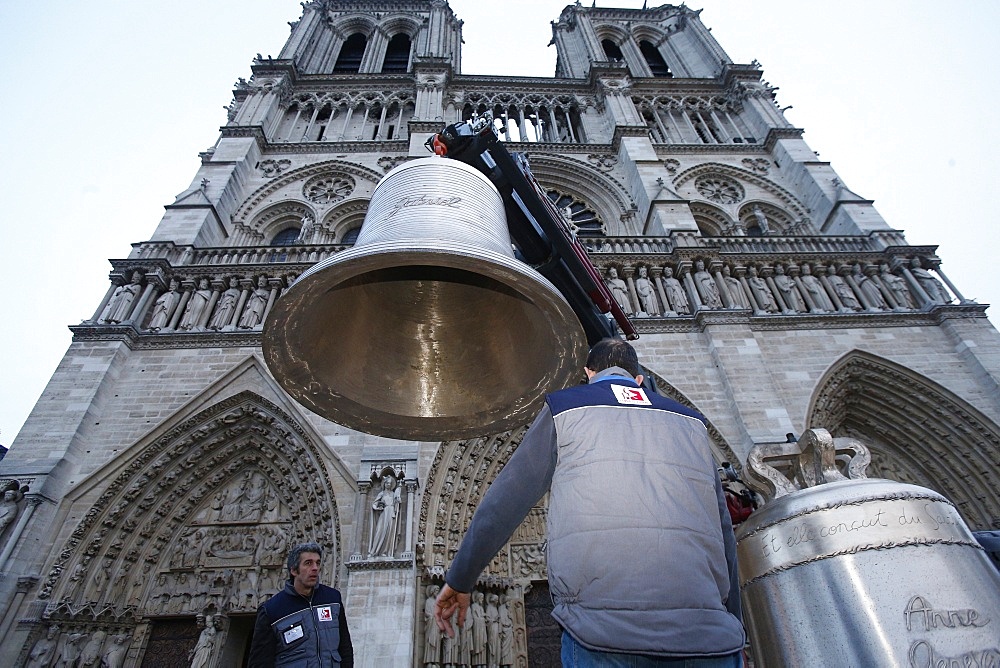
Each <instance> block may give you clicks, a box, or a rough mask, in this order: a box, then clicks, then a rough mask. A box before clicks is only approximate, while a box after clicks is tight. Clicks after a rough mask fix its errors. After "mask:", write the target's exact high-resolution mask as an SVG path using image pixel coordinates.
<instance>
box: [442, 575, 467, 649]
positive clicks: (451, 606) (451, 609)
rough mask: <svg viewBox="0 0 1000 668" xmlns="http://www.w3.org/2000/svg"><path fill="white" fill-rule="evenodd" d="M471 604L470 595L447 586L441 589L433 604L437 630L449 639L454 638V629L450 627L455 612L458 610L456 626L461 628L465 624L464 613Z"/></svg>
mask: <svg viewBox="0 0 1000 668" xmlns="http://www.w3.org/2000/svg"><path fill="white" fill-rule="evenodd" d="M471 602H472V595H471V594H463V593H462V592H460V591H455V590H454V589H452V588H451V587H450V586H449V585H447V584H446V585H445V586H444V588H443V589H441V593H440V594H438V597H437V601H435V603H434V619H436V620H437V625H438V628H439V629H441V630H442V631H444V632H445V633H447V634H448V637H449V638H454V637H455V629H454V628H452V626H451V618H452V616H453V615H454V614H455V611H456V610H458V626H459V628H461V627H462V626H463V625H464V624H465V613H466V612H468V611H469V603H471Z"/></svg>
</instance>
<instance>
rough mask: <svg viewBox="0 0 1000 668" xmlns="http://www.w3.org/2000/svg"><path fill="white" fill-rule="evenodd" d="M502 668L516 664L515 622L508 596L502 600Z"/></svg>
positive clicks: (500, 656)
mask: <svg viewBox="0 0 1000 668" xmlns="http://www.w3.org/2000/svg"><path fill="white" fill-rule="evenodd" d="M499 611H500V652H499V658H500V661H499V663H500V666H501V668H502V667H503V666H510V665H513V664H514V620H513V619H511V616H510V601H509V599H508V597H507V596H503V597H501V598H500V605H499Z"/></svg>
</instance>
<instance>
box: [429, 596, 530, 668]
mask: <svg viewBox="0 0 1000 668" xmlns="http://www.w3.org/2000/svg"><path fill="white" fill-rule="evenodd" d="M440 590H441V588H440V587H439V586H438V585H430V586H428V587H427V598H426V599H425V601H424V651H423V666H424V667H425V668H446V667H447V668H451V667H454V668H459V667H465V666H468V667H470V668H477V667H482V668H500V667H502V666H511V665H513V664H514V658H515V650H514V618H513V615H512V614H511V605H510V598H509V596H508V595H507V594H506V593H496V592H493V591H488V592H483V591H480V590H478V589H477V590H475V591H473V592H472V603H471V604H470V606H469V611H468V613H467V614H466V615H465V624H463V625H462V626H458V622H457V614H458V613H456V618H455V619H453V620H452V626H453V627H454V628H455V636H454V637H449V636H448V635H447V634H445V633H442V632H441V630H440V629H439V628H438V626H437V623H436V622H435V619H434V603H435V601H436V599H437V595H438V592H440Z"/></svg>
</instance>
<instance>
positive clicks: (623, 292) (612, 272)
mask: <svg viewBox="0 0 1000 668" xmlns="http://www.w3.org/2000/svg"><path fill="white" fill-rule="evenodd" d="M605 282H606V283H607V284H608V289H610V290H611V296H613V297H614V298H615V301H616V302H618V306H620V307H621V309H622V311H624V312H625V314H626V315H632V303H631V302H630V301H629V298H628V286H627V285H626V284H625V281H623V280H622V279H620V278H618V270H617V269H616V268H614V267H610V268H609V269H608V278H607V280H606V281H605Z"/></svg>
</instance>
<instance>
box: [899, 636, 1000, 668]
mask: <svg viewBox="0 0 1000 668" xmlns="http://www.w3.org/2000/svg"><path fill="white" fill-rule="evenodd" d="M907 658H908V659H909V661H910V668H939V667H942V668H943V667H945V666H947V667H949V668H950V667H951V666H956V668H996V667H997V666H1000V649H997V648H996V647H990V648H987V649H979V650H972V651H969V652H962V653H961V654H951V655H945V654H942V653H941V652H939V651H937V650H935V649H934V646H933V645H931V643H929V642H928V641H926V640H917V641H916V642H914V643H913V644H912V645H910V651H909V656H908V657H907Z"/></svg>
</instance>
